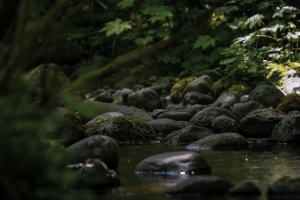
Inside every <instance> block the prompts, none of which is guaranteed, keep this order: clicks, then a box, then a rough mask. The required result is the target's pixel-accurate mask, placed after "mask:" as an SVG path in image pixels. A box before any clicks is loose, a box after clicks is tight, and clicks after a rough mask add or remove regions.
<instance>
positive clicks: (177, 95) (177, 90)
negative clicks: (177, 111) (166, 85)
mask: <svg viewBox="0 0 300 200" xmlns="http://www.w3.org/2000/svg"><path fill="white" fill-rule="evenodd" d="M196 78H197V77H195V76H192V77H186V78H183V79H181V80H179V81H177V82H176V83H175V84H174V85H173V86H172V88H171V91H170V97H171V102H172V103H175V104H178V103H180V102H181V100H182V97H183V91H184V88H185V87H186V86H187V85H188V84H189V83H190V82H192V81H193V80H195V79H196Z"/></svg>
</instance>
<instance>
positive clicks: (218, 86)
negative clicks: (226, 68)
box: [211, 77, 234, 96]
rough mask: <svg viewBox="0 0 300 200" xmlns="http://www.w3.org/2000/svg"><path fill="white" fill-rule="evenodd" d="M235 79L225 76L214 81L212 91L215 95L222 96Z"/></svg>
mask: <svg viewBox="0 0 300 200" xmlns="http://www.w3.org/2000/svg"><path fill="white" fill-rule="evenodd" d="M233 83H234V82H233V81H232V80H230V79H229V78H228V77H223V78H221V79H219V80H218V81H216V82H214V84H213V85H212V87H211V93H212V94H213V95H214V96H220V94H222V93H223V92H226V91H227V90H228V89H229V88H230V87H231V86H232V85H233Z"/></svg>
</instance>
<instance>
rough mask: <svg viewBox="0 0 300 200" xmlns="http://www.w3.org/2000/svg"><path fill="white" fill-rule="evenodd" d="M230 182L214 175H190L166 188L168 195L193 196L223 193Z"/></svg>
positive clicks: (230, 185) (229, 185)
mask: <svg viewBox="0 0 300 200" xmlns="http://www.w3.org/2000/svg"><path fill="white" fill-rule="evenodd" d="M230 187H232V184H231V183H230V182H229V181H227V180H225V179H222V178H219V177H216V176H196V177H190V178H189V179H186V180H184V181H182V182H181V183H179V184H177V185H175V186H174V187H171V188H168V189H167V190H166V193H167V194H170V195H186V196H187V197H188V196H190V197H194V196H199V195H216V194H225V193H226V192H227V190H228V189H229V188H230Z"/></svg>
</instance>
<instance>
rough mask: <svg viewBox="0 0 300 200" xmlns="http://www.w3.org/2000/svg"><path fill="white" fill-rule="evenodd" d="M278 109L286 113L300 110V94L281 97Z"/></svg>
mask: <svg viewBox="0 0 300 200" xmlns="http://www.w3.org/2000/svg"><path fill="white" fill-rule="evenodd" d="M277 109H278V110H280V111H282V112H285V113H289V112H290V111H300V94H296V93H292V94H288V95H286V96H285V97H283V98H282V99H281V101H280V103H279V104H278V107H277Z"/></svg>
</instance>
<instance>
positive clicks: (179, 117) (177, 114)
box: [157, 109, 196, 121]
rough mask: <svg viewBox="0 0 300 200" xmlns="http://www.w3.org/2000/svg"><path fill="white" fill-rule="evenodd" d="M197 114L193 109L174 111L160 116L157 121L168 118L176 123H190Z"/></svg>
mask: <svg viewBox="0 0 300 200" xmlns="http://www.w3.org/2000/svg"><path fill="white" fill-rule="evenodd" d="M195 114H196V112H195V111H194V110H192V109H182V110H173V111H168V112H164V113H162V114H160V115H159V116H158V117H157V119H160V118H168V119H173V120H175V121H190V119H191V118H192V117H193V116H194V115H195Z"/></svg>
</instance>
